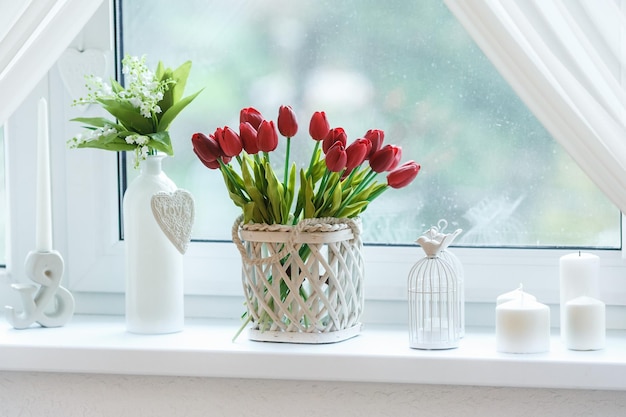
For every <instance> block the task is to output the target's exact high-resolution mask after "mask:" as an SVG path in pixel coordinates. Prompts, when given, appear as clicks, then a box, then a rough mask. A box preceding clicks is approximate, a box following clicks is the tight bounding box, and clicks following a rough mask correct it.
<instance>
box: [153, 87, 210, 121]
mask: <svg viewBox="0 0 626 417" xmlns="http://www.w3.org/2000/svg"><path fill="white" fill-rule="evenodd" d="M201 92H202V90H200V91H198V92H196V93H194V94H192V95H190V96H187V97H185V98H183V99H182V100H180V101H178V102H177V103H175V104H174V105H173V106H172V107H170V108H169V109H167V111H165V112H164V113H162V115H161V118H160V120H159V125H158V126H157V131H163V130H167V129H168V128H169V126H170V124H171V123H172V122H173V121H174V119H175V118H176V116H178V114H179V113H180V112H181V111H182V110H183V109H184V108H185V107H187V105H188V104H189V103H191V102H192V101H193V100H194V99H195V98H196V97H197V96H198V94H200V93H201Z"/></svg>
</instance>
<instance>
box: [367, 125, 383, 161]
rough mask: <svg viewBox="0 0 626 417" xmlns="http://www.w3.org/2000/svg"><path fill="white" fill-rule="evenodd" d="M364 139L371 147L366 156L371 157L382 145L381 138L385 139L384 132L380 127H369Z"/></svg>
mask: <svg viewBox="0 0 626 417" xmlns="http://www.w3.org/2000/svg"><path fill="white" fill-rule="evenodd" d="M364 138H365V139H367V140H369V141H370V143H371V144H372V149H371V150H370V152H369V154H368V155H367V157H368V158H371V157H372V155H374V153H375V152H377V151H378V150H379V149H380V148H381V147H382V146H383V140H385V132H383V131H382V130H380V129H370V130H368V131H367V133H365V136H364Z"/></svg>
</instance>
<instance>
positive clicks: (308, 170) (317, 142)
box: [306, 140, 322, 177]
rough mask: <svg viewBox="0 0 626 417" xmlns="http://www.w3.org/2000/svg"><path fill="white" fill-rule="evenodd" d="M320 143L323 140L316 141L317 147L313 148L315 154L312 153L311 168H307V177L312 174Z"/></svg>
mask: <svg viewBox="0 0 626 417" xmlns="http://www.w3.org/2000/svg"><path fill="white" fill-rule="evenodd" d="M320 143H322V141H320V140H318V141H315V147H314V148H313V154H312V155H311V162H309V168H308V169H307V170H306V175H307V177H310V176H311V170H312V169H313V165H314V164H315V162H316V161H315V156H316V155H317V150H318V149H319V148H320Z"/></svg>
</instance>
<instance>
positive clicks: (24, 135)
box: [5, 1, 626, 328]
mask: <svg viewBox="0 0 626 417" xmlns="http://www.w3.org/2000/svg"><path fill="white" fill-rule="evenodd" d="M112 3H113V2H112V1H111V2H108V4H106V5H105V7H102V8H101V9H100V10H99V11H98V12H97V13H96V15H95V16H94V18H93V19H92V21H93V22H95V24H92V23H89V24H88V25H87V26H86V28H85V30H84V33H83V34H82V35H80V36H79V37H80V38H81V42H83V45H82V47H84V48H86V49H87V48H97V49H101V50H108V51H109V52H108V53H110V54H111V53H112V52H111V51H112V48H113V45H114V36H113V22H114V13H115V10H114V7H113V4H112ZM105 21H107V22H108V23H107V24H105ZM103 27H107V28H108V31H103V30H102V28H103ZM74 47H76V45H74ZM41 96H45V97H47V98H48V101H49V103H50V111H51V115H50V120H51V125H50V130H51V135H50V137H51V141H52V143H51V154H52V162H51V167H52V187H53V196H52V198H53V231H54V235H53V238H54V247H55V249H57V250H59V251H60V252H61V254H62V256H63V257H64V259H65V277H64V285H65V286H66V287H67V288H68V289H70V291H72V292H73V294H74V296H75V298H76V300H77V304H76V312H77V313H90V314H91V313H101V314H123V311H124V290H125V284H124V275H125V273H124V242H123V241H121V240H120V238H119V204H120V202H119V201H118V195H119V194H120V192H119V189H118V181H117V172H118V158H117V155H116V154H115V153H112V152H105V151H99V150H91V149H80V150H69V149H67V147H66V146H65V142H66V139H67V138H70V137H71V136H72V135H74V134H75V133H76V129H77V125H76V123H72V122H69V120H70V119H71V118H72V117H76V111H77V110H76V108H73V107H72V106H71V101H72V97H70V96H69V94H68V93H67V91H66V89H65V88H64V86H63V82H62V79H61V76H60V74H59V69H58V68H57V67H56V66H55V67H53V69H52V70H51V71H50V72H49V73H48V75H47V77H46V78H45V79H44V80H43V81H42V82H41V83H40V84H39V85H38V86H37V87H36V89H35V90H34V91H33V93H32V94H31V95H30V96H29V97H28V98H27V99H26V101H25V102H24V103H23V104H22V105H21V106H20V108H19V109H18V110H17V111H16V112H15V114H14V115H13V116H12V117H11V118H10V119H9V121H8V124H7V136H6V137H5V141H6V143H7V144H8V145H7V158H6V160H7V165H6V168H7V179H8V184H7V193H8V195H10V198H9V207H8V212H9V216H10V217H9V219H10V220H9V224H10V227H9V230H10V235H9V244H8V246H7V247H9V248H11V251H10V253H8V254H7V267H8V271H7V272H8V274H7V277H5V281H7V282H17V281H24V280H26V278H25V272H24V270H23V262H24V259H25V257H26V254H27V253H28V252H29V251H30V250H32V249H33V248H34V236H35V230H34V221H33V219H34V218H35V213H34V201H35V196H34V190H35V183H34V181H35V180H34V177H35V176H34V175H32V173H33V172H34V170H35V169H36V168H35V166H34V161H35V159H34V158H33V157H32V156H33V149H34V148H35V145H34V144H35V138H36V132H35V124H34V123H32V120H33V115H34V114H36V111H35V109H36V101H37V99H38V98H39V97H41ZM87 112H97V109H92V108H91V109H88V110H87ZM81 115H84V114H81ZM16 138H20V139H19V140H17V139H16ZM11 161H14V162H15V161H20V162H19V163H11ZM9 193H10V194H9ZM222 227H227V226H222ZM622 233H623V231H622ZM453 251H454V253H455V254H456V255H457V256H458V257H459V258H460V260H461V262H462V263H463V265H464V267H465V282H464V284H465V299H466V303H467V306H466V308H467V309H468V314H467V315H466V317H467V322H468V325H493V321H492V317H493V311H492V310H493V309H492V308H491V307H492V305H493V303H494V302H495V298H496V297H497V295H498V294H501V293H504V292H507V291H510V290H512V289H514V288H516V287H518V286H519V284H520V283H523V284H524V288H526V289H527V290H528V292H530V293H533V294H534V295H535V296H537V297H538V299H539V300H540V301H542V302H544V303H548V304H557V305H558V302H559V289H558V285H559V284H558V282H559V275H558V274H559V272H558V260H559V257H560V256H562V255H564V254H567V253H571V252H574V250H573V249H506V248H453ZM586 251H587V250H586ZM364 252H365V253H364V257H365V260H366V264H365V271H366V280H365V296H366V313H365V316H366V317H365V321H371V322H383V323H384V322H404V321H406V314H405V304H406V280H407V276H408V273H409V270H410V268H411V266H412V265H413V264H414V263H415V262H416V261H417V260H418V259H419V257H420V256H421V255H420V250H419V248H418V247H417V246H415V247H413V246H366V247H365V249H364ZM587 252H591V253H595V254H597V255H598V256H600V258H601V262H600V265H601V273H600V276H601V280H600V281H601V282H600V298H601V299H602V300H603V301H605V302H606V303H607V305H609V306H626V280H625V279H624V278H623V277H624V276H626V265H625V264H624V260H623V258H622V252H621V251H619V250H589V251H587ZM184 262H185V294H186V314H187V316H204V317H218V318H226V317H228V318H233V317H238V316H239V315H240V314H241V312H242V310H243V305H242V301H243V295H242V291H241V281H240V279H241V271H240V268H239V267H238V265H239V264H240V262H241V261H240V258H239V254H238V252H237V249H236V247H235V245H234V244H232V243H230V242H195V241H194V242H192V243H191V244H190V246H189V249H188V252H187V253H186V255H185V261H184ZM5 298H6V297H5ZM553 310H554V309H553ZM557 310H558V309H557ZM613 310H615V311H622V310H623V308H621V307H620V308H618V309H612V308H610V309H609V311H608V313H607V315H608V316H607V317H608V320H607V323H608V325H609V327H613V328H626V322H625V321H624V319H621V318H619V317H618V314H615V317H612V316H611V315H612V314H613V313H612V311H613ZM553 323H556V322H555V320H554V318H553Z"/></svg>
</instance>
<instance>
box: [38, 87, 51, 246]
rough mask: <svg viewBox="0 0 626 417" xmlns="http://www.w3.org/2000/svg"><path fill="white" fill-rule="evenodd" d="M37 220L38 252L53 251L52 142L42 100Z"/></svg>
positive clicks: (39, 120) (46, 106) (39, 118)
mask: <svg viewBox="0 0 626 417" xmlns="http://www.w3.org/2000/svg"><path fill="white" fill-rule="evenodd" d="M37 122H38V123H37V199H36V206H37V219H36V223H35V228H36V229H35V230H36V231H35V233H36V239H35V242H36V246H35V249H36V250H37V252H50V251H52V202H51V197H50V196H51V192H50V142H49V137H48V103H47V101H46V99H45V98H43V97H42V98H41V99H40V100H39V103H38V108H37Z"/></svg>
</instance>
